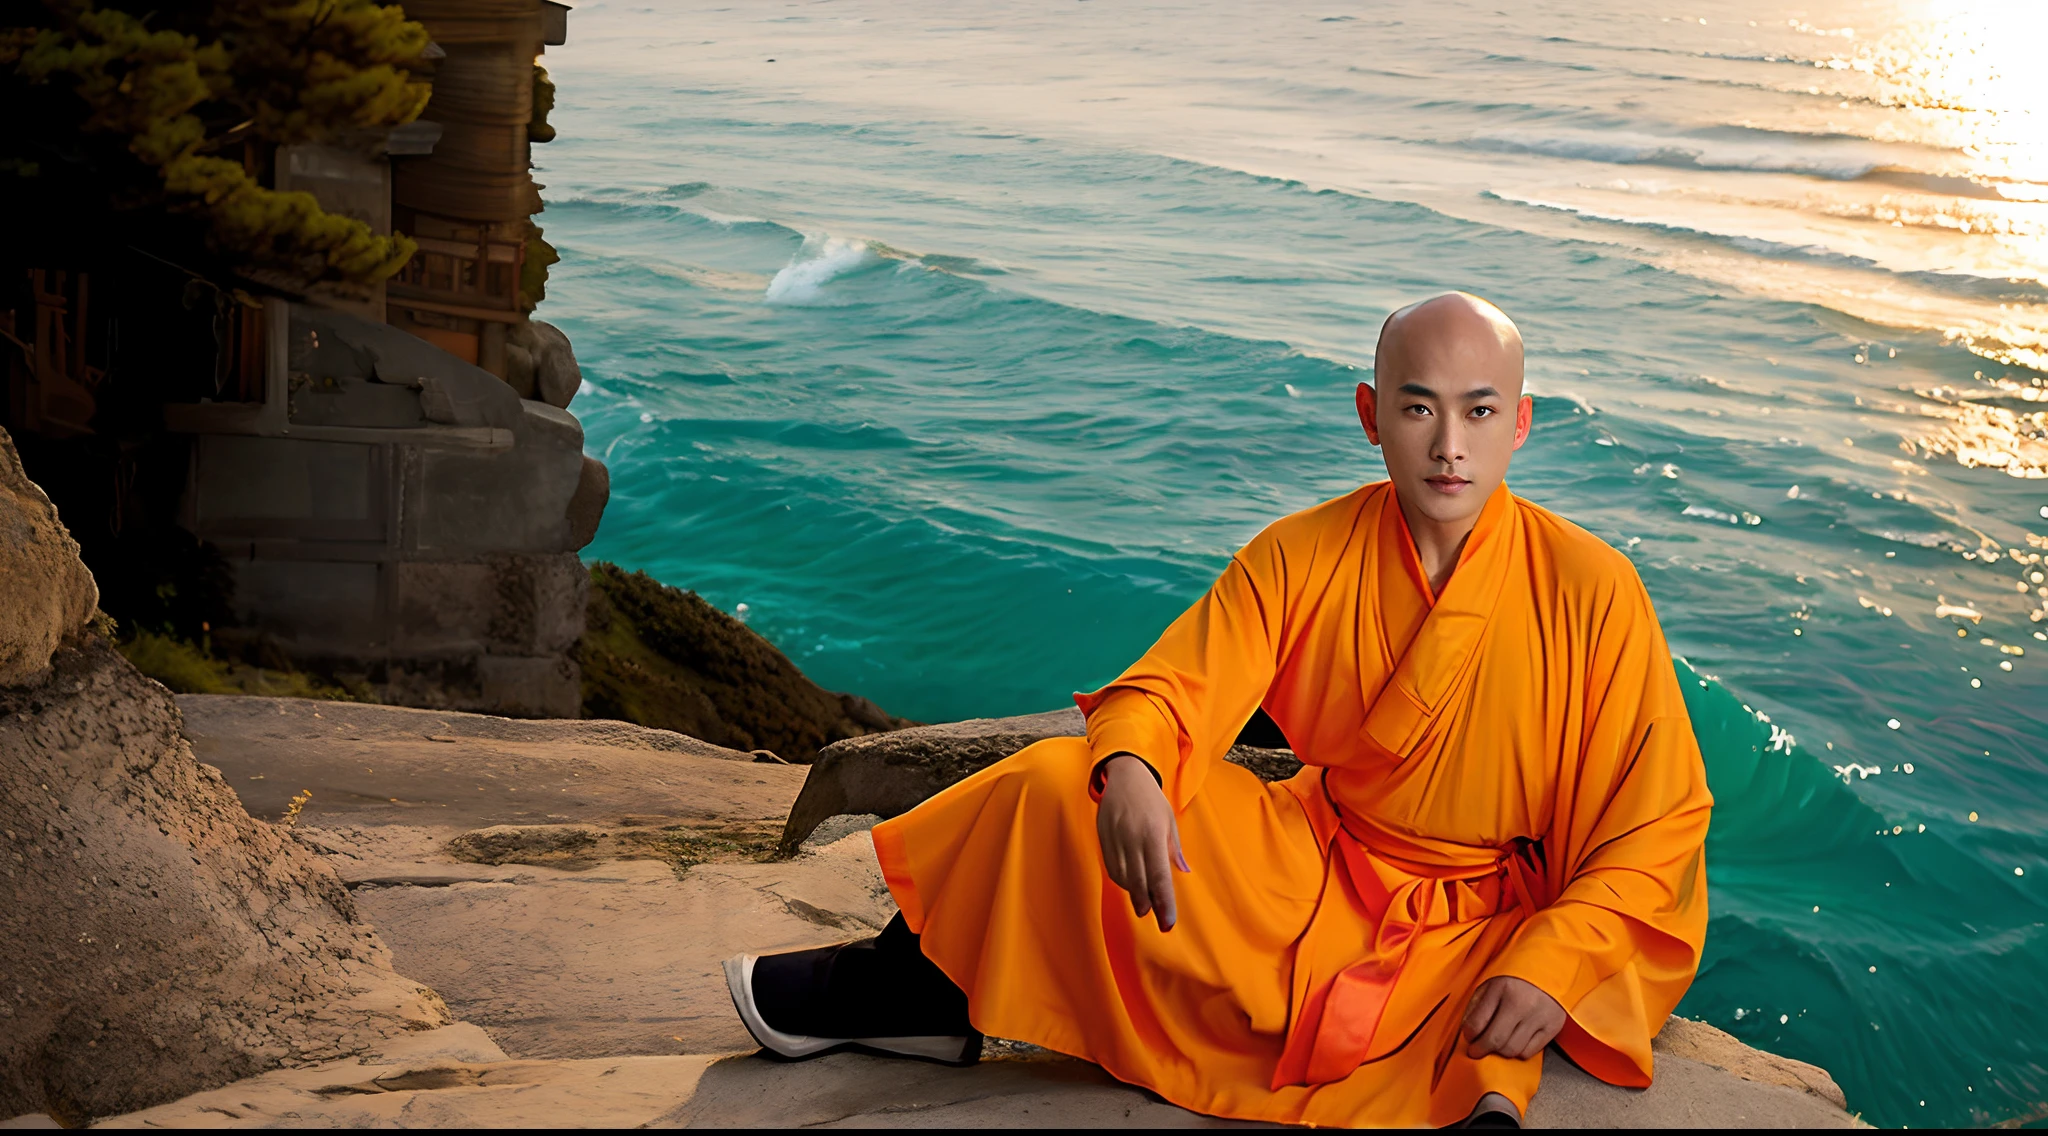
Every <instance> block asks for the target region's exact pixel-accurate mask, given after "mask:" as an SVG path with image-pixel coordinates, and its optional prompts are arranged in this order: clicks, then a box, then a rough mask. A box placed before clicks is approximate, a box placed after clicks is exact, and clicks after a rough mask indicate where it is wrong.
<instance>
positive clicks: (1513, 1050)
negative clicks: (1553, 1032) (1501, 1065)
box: [1500, 1020, 1543, 1058]
mask: <svg viewBox="0 0 2048 1136" xmlns="http://www.w3.org/2000/svg"><path fill="white" fill-rule="evenodd" d="M1542 1035H1543V1026H1542V1025H1541V1024H1540V1023H1538V1022H1536V1021H1534V1020H1528V1021H1524V1022H1523V1023H1522V1024H1521V1025H1520V1026H1518V1027H1516V1029H1515V1032H1514V1034H1513V1035H1512V1036H1510V1037H1509V1038H1508V1040H1507V1044H1505V1045H1503V1046H1501V1048H1500V1052H1501V1055H1502V1056H1504V1057H1517V1058H1520V1057H1528V1056H1529V1055H1530V1054H1533V1053H1535V1052H1536V1051H1537V1050H1540V1049H1542V1048H1543V1047H1542V1046H1541V1045H1537V1044H1535V1042H1536V1039H1537V1038H1539V1037H1541V1036H1542Z"/></svg>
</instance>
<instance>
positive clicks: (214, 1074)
mask: <svg viewBox="0 0 2048 1136" xmlns="http://www.w3.org/2000/svg"><path fill="white" fill-rule="evenodd" d="M5 437H6V436H5V435H4V433H0V488H4V490H5V491H4V492H0V531H4V532H6V533H8V534H9V536H8V539H7V540H6V541H5V542H0V580H4V581H6V582H7V583H8V585H9V587H8V588H7V589H6V590H5V591H4V592H0V629H4V631H0V635H4V637H5V640H6V650H7V652H8V654H7V660H8V665H7V668H6V670H5V671H4V672H0V840H4V844H0V1117H6V1116H13V1115H16V1114H19V1113H26V1112H33V1111H41V1112H45V1113H48V1114H49V1115H51V1116H53V1117H56V1118H58V1119H59V1120H61V1121H64V1122H66V1123H82V1122H84V1121H86V1120H88V1119H90V1118H92V1117H94V1116H100V1115H105V1114H109V1113H115V1112H121V1111H126V1110H130V1109H135V1108H139V1107H146V1106H148V1105H151V1104H155V1103H157V1102H159V1101H164V1100H168V1099H171V1098H174V1097H177V1096H179V1095H181V1094H185V1093H190V1092H193V1091H196V1090H199V1089H204V1088H208V1087H211V1086H214V1085H219V1084H223V1083H225V1082H227V1081H229V1080H232V1079H234V1078H236V1077H242V1076H247V1075H249V1074H252V1073H256V1072H260V1071H261V1070H264V1069H266V1068H271V1067H274V1066H277V1065H279V1064H291V1063H305V1062H311V1061H318V1060H322V1059H327V1058H333V1057H338V1056H342V1055H346V1054H351V1053H355V1052H360V1051H362V1050H364V1049H366V1048H368V1047H369V1046H370V1045H372V1044H374V1043H375V1042H377V1041H378V1040H380V1039H381V1038H383V1037H385V1036H387V1035H391V1034H397V1033H403V1032H406V1031H408V1030H413V1029H422V1028H431V1027H434V1026H438V1025H441V1024H443V1023H444V1022H445V1021H446V1020H447V1013H446V1009H445V1008H444V1007H443V1005H442V1004H441V1000H440V999H439V998H438V997H437V996H436V995H435V994H434V993H433V992H432V991H430V990H428V989H426V988H425V987H422V986H421V985H419V984H418V983H415V982H412V981H409V980H407V979H405V978H402V977H401V976H399V975H398V974H396V973H395V972H394V971H393V970H392V969H391V966H390V963H389V955H388V952H387V951H386V949H385V948H384V946H383V944H382V943H381V941H380V940H378V938H377V936H376V935H375V933H374V932H372V931H371V930H370V928H369V927H368V926H367V925H365V924H364V923H363V922H361V920H360V919H359V918H358V917H357V913H356V909H355V905H354V903H353V901H352V900H351V898H350V896H349V894H348V892H347V890H346V889H345V888H344V887H343V886H342V884H341V881H340V879H339V878H338V877H337V876H336V875H335V872H334V870H333V869H332V868H331V867H329V866H328V864H327V863H326V861H324V860H323V859H322V858H321V857H320V856H319V855H318V854H316V853H314V852H312V851H310V850H309V849H307V848H306V847H304V846H303V845H302V844H300V842H299V841H298V840H296V839H295V838H294V837H293V836H292V835H291V834H290V833H289V832H287V831H286V830H284V829H281V828H279V827H277V826H274V825H269V824H264V823H262V822H259V821H256V820H254V819H252V818H251V817H250V816H249V814H248V813H247V812H245V811H244V810H243V808H242V805H241V802H240V801H239V800H238V799H237V798H236V796H235V793H234V791H233V790H232V789H230V788H229V787H228V786H227V785H226V784H225V783H224V782H223V781H222V780H221V777H220V775H219V773H218V772H216V771H215V770H213V769H211V768H209V767H206V766H203V765H201V764H200V763H199V762H198V761H197V760H196V759H195V758H194V757H193V755H192V749H191V747H190V745H189V744H188V743H187V742H186V740H185V738H184V736H183V734H182V733H181V719H180V717H179V713H178V709H177V707H176V705H175V704H173V703H172V701H171V698H170V695H169V693H168V692H166V691H165V690H164V688H163V687H161V686H159V685H157V684H156V683H154V682H151V681H150V680H148V679H146V678H143V677H142V676H141V675H140V674H138V673H137V672H136V671H135V669H134V668H133V667H132V666H130V665H129V664H128V662H127V661H126V660H125V659H123V658H122V657H121V656H120V655H119V654H118V653H117V652H115V651H114V649H113V648H112V647H111V646H110V645H109V644H108V643H107V641H106V639H105V638H104V636H102V635H101V634H100V633H99V632H98V631H97V630H95V629H93V628H92V627H91V626H90V625H89V623H88V617H90V616H91V615H92V612H93V599H92V597H93V595H94V592H93V587H92V579H91V576H90V574H89V573H87V572H86V570H85V568H84V566H83V565H82V564H80V563H79V562H78V558H77V554H76V551H75V546H72V545H70V543H69V538H68V537H67V536H65V535H64V530H63V528H62V525H61V524H60V523H59V522H58V519H57V516H56V512H55V510H54V509H53V508H51V507H50V505H49V502H48V500H47V499H46V498H43V497H42V495H41V494H40V493H39V492H32V490H33V489H34V486H33V484H32V483H30V482H28V481H27V479H26V477H25V476H24V475H23V474H22V472H21V467H20V465H19V463H18V462H17V461H15V460H14V452H13V448H12V445H11V444H7V443H6V441H5ZM24 487H26V488H24Z"/></svg>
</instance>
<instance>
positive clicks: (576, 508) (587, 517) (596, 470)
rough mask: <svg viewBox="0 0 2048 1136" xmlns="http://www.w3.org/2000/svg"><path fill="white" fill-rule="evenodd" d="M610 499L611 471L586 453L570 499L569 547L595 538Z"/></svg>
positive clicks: (576, 547) (582, 544)
mask: <svg viewBox="0 0 2048 1136" xmlns="http://www.w3.org/2000/svg"><path fill="white" fill-rule="evenodd" d="M611 499H612V471H611V470H609V469H606V468H605V464H604V463H603V462H601V461H599V460H597V459H596V458H594V457H591V456H590V455H588V454H585V455H584V457H583V472H582V474H581V475H580V476H579V477H578V478H577V480H576V492H575V493H573V494H571V495H570V497H569V545H570V547H571V548H572V549H581V548H582V547H584V546H585V545H587V544H589V543H590V542H591V541H593V540H596V539H597V525H598V522H599V521H602V520H604V507H605V506H606V505H607V504H609V503H610V502H611Z"/></svg>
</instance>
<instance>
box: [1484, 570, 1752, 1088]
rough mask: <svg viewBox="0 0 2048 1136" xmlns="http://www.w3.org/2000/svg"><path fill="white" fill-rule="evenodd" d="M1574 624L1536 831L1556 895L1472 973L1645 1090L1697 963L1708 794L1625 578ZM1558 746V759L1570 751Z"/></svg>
mask: <svg viewBox="0 0 2048 1136" xmlns="http://www.w3.org/2000/svg"><path fill="white" fill-rule="evenodd" d="M1615 591H1616V593H1617V594H1616V595H1615V596H1613V597H1612V599H1611V600H1610V602H1608V603H1606V604H1604V605H1599V606H1600V607H1602V608H1603V609H1604V610H1601V611H1599V612H1598V613H1596V614H1592V615H1590V616H1589V618H1588V619H1587V620H1586V622H1587V623H1588V625H1589V626H1588V627H1586V628H1585V629H1583V630H1582V631H1581V632H1580V634H1581V635H1584V636H1586V637H1587V638H1586V639H1585V640H1582V641H1583V642H1586V647H1587V657H1588V660H1589V665H1588V667H1587V675H1586V682H1587V688H1586V706H1587V711H1586V714H1585V715H1584V718H1583V722H1582V725H1581V726H1580V737H1581V739H1582V741H1581V743H1580V745H1579V746H1578V747H1577V748H1578V751H1579V754H1580V759H1579V761H1578V762H1577V763H1576V768H1574V767H1573V762H1571V760H1570V759H1569V757H1568V758H1567V759H1566V762H1565V768H1563V769H1562V770H1560V774H1559V779H1558V784H1559V788H1558V797H1557V802H1556V811H1555V813H1554V814H1553V819H1552V822H1551V828H1550V832H1549V833H1548V834H1547V835H1546V836H1545V839H1544V844H1545V857H1546V872H1545V875H1546V876H1547V882H1548V883H1549V886H1550V889H1551V890H1550V894H1551V895H1553V896H1555V898H1554V899H1553V900H1552V901H1551V902H1550V903H1549V904H1548V905H1547V906H1545V907H1544V908H1543V909H1541V910H1539V911H1538V912H1536V913H1535V914H1534V915H1532V916H1531V917H1529V918H1528V919H1527V920H1525V921H1524V922H1523V923H1522V925H1521V927H1520V928H1518V929H1517V930H1516V932H1515V934H1514V936H1513V938H1512V939H1511V940H1510V941H1509V944H1508V946H1507V948H1506V949H1505V950H1504V951H1503V952H1502V953H1501V955H1500V956H1499V957H1498V958H1497V959H1495V961H1494V963H1493V965H1492V966H1490V967H1489V968H1488V969H1487V971H1486V973H1485V975H1484V977H1486V978H1492V977H1495V976H1497V975H1513V976H1515V977H1517V978H1522V979H1525V980H1527V981H1529V982H1531V983H1533V984H1534V985H1535V986H1536V987H1537V988H1539V989H1541V990H1542V991H1544V992H1545V993H1547V994H1549V995H1550V996H1551V997H1553V998H1555V999H1557V1001H1558V1003H1559V1004H1560V1005H1562V1006H1563V1007H1564V1008H1565V1010H1566V1011H1567V1013H1568V1014H1569V1015H1570V1018H1569V1021H1567V1023H1566V1025H1565V1028H1564V1031H1563V1033H1562V1034H1560V1035H1559V1038H1558V1040H1559V1043H1560V1044H1561V1045H1562V1046H1563V1047H1564V1050H1565V1052H1566V1053H1567V1054H1568V1055H1569V1056H1570V1057H1571V1058H1572V1060H1574V1061H1576V1062H1578V1064H1579V1065H1580V1066H1581V1067H1582V1068H1584V1069H1585V1070H1586V1071H1588V1072H1590V1073H1592V1074H1593V1075H1594V1076H1597V1077H1599V1078H1600V1079H1601V1080H1604V1081H1607V1082H1609V1083H1611V1084H1617V1085H1628V1086H1637V1087H1640V1086H1645V1085H1648V1084H1649V1083H1650V1073H1651V1057H1650V1039H1651V1038H1652V1037H1654V1036H1656V1034H1657V1031H1658V1030H1659V1029H1661V1028H1662V1027H1663V1024H1664V1019H1665V1018H1666V1017H1667V1016H1669V1014H1670V1013H1671V1010H1672V1008H1673V1007H1674V1006H1676V1005H1677V1004H1678V1000H1679V999H1680V998H1681V997H1683V996H1684V994H1685V991H1686V988H1687V987H1688V986H1690V985H1691V984H1692V980H1693V975H1694V974H1695V972H1696V971H1697V970H1698V968H1699V961H1700V950H1701V947H1702V944H1703V943H1704V941H1705V938H1706V928H1707V877H1706V858H1705V853H1704V845H1705V841H1706V834H1707V820H1708V816H1709V813H1710V811H1711V809H1712V806H1713V798H1712V796H1711V795H1710V794H1709V793H1708V791H1707V779H1706V769H1705V765H1704V763H1703V762H1702V761H1701V758H1700V751H1699V744H1698V742H1697V741H1696V740H1695V739H1694V736H1693V731H1692V723H1691V721H1690V720H1689V719H1688V717H1687V716H1686V712H1685V703H1684V700H1683V696H1682V694H1681V692H1680V691H1679V688H1678V678H1677V675H1676V673H1675V671H1674V670H1673V668H1672V664H1671V656H1670V653H1669V651H1668V649H1667V648H1666V647H1665V643H1664V635H1663V632H1662V631H1661V630H1660V629H1659V628H1658V626H1657V618H1656V613H1655V612H1654V611H1653V610H1652V609H1651V607H1650V601H1649V597H1648V595H1647V594H1646V593H1645V592H1644V591H1643V587H1642V583H1641V581H1640V580H1638V579H1637V578H1636V577H1635V575H1634V572H1633V571H1632V570H1631V571H1629V572H1628V573H1627V576H1626V579H1625V580H1622V581H1618V582H1617V587H1616V589H1615ZM1571 748H1572V747H1570V746H1567V747H1566V750H1567V753H1570V751H1571Z"/></svg>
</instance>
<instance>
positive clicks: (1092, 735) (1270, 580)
mask: <svg viewBox="0 0 2048 1136" xmlns="http://www.w3.org/2000/svg"><path fill="white" fill-rule="evenodd" d="M1271 543H1272V536H1271V533H1270V530H1269V532H1268V533H1266V534H1262V535H1261V537H1260V538H1259V539H1258V540H1255V541H1253V542H1252V544H1250V545H1247V546H1246V547H1245V548H1244V549H1243V550H1241V551H1240V552H1239V553H1238V554H1237V555H1236V556H1234V557H1232V558H1231V561H1230V564H1229V566H1228V567H1226V568H1225V569H1224V570H1223V575H1222V576H1221V577H1220V578H1219V579H1217V581H1216V583H1215V584H1214V585H1212V586H1211V587H1210V588H1209V591H1208V594H1206V595H1204V596H1203V597H1202V598H1201V599H1199V600H1197V601H1196V602H1195V605H1194V606H1193V607H1191V608H1189V609H1188V610H1187V611H1186V612H1184V613H1182V615H1181V616H1180V618H1179V619H1176V620H1174V621H1173V623H1172V625H1170V626H1169V627H1167V629H1166V632H1165V633H1164V634H1162V635H1161V636H1160V637H1159V641H1158V642H1157V643H1154V644H1153V645H1152V649H1151V650H1149V651H1147V652H1145V654H1144V656H1143V657H1142V658H1140V659H1139V660H1138V661H1137V662H1135V663H1132V664H1131V666H1130V668H1129V669H1128V670H1126V671H1124V673H1123V674H1122V675H1121V676H1119V677H1118V678H1117V679H1116V681H1114V682H1112V683H1110V684H1109V685H1108V686H1105V687H1103V688H1102V689H1101V690H1098V691H1095V692H1094V693H1092V694H1076V695H1075V696H1074V701H1075V702H1076V703H1078V704H1079V705H1080V707H1081V711H1082V713H1084V714H1086V715H1087V716H1088V745H1089V748H1090V750H1092V751H1093V753H1094V755H1095V760H1096V762H1097V763H1098V764H1099V763H1100V762H1102V761H1103V759H1105V758H1107V757H1109V756H1110V755H1112V754H1115V753H1118V752H1129V753H1133V754H1136V755H1137V756H1138V757H1139V758H1141V759H1143V760H1144V761H1145V763H1146V764H1148V765H1150V766H1151V767H1152V770H1153V772H1154V773H1156V774H1158V776H1159V780H1160V787H1161V788H1162V789H1164V790H1165V791H1166V799H1167V800H1168V801H1170V802H1172V803H1173V807H1174V810H1175V811H1176V812H1178V811H1180V810H1182V809H1184V808H1186V807H1187V804H1188V802H1189V801H1191V800H1193V799H1194V795H1195V794H1196V793H1197V792H1199V791H1200V790H1201V787H1202V780H1203V777H1204V776H1205V775H1206V773H1207V771H1208V769H1209V767H1210V766H1211V765H1212V764H1214V763H1215V762H1217V761H1220V760H1222V758H1223V755H1224V754H1225V753H1227V752H1229V750H1230V745H1231V743H1232V742H1234V741H1236V740H1237V735H1238V732H1239V731H1240V730H1242V729H1243V728H1244V724H1245V723H1246V722H1247V721H1249V720H1250V719H1251V716H1252V711H1254V710H1256V709H1258V706H1259V703H1260V702H1261V701H1263V700H1264V699H1265V697H1266V691H1267V689H1268V688H1269V687H1271V685H1272V683H1273V675H1274V672H1275V669H1276V667H1277V662H1276V657H1275V656H1276V654H1277V644H1278V643H1279V642H1280V627H1279V621H1280V618H1281V616H1280V612H1281V610H1282V607H1281V596H1280V592H1281V591H1282V590H1283V589H1282V585H1281V582H1280V580H1279V578H1278V573H1277V572H1275V571H1273V570H1272V565H1273V564H1274V563H1275V561H1276V559H1277V558H1276V557H1274V556H1273V555H1271V547H1270V546H1271Z"/></svg>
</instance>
